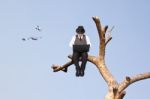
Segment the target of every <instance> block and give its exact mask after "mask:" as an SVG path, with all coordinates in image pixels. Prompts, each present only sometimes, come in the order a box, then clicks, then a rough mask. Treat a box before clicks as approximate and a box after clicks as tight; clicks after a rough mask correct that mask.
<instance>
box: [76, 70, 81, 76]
mask: <svg viewBox="0 0 150 99" xmlns="http://www.w3.org/2000/svg"><path fill="white" fill-rule="evenodd" d="M76 76H77V77H79V76H80V71H79V70H78V69H77V70H76Z"/></svg>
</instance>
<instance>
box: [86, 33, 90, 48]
mask: <svg viewBox="0 0 150 99" xmlns="http://www.w3.org/2000/svg"><path fill="white" fill-rule="evenodd" d="M86 41H87V44H89V45H90V46H91V42H90V39H89V37H88V36H87V35H86Z"/></svg>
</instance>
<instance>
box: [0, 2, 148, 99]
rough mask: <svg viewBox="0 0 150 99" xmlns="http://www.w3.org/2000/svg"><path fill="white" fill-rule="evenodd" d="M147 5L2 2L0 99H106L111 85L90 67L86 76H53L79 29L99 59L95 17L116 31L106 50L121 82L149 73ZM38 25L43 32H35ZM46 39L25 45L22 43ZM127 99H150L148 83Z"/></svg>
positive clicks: (138, 85)
mask: <svg viewBox="0 0 150 99" xmlns="http://www.w3.org/2000/svg"><path fill="white" fill-rule="evenodd" d="M149 5H150V1H149V0H0V12H1V14H0V34H1V36H0V49H1V50H0V99H103V97H104V96H105V94H106V93H107V85H106V83H105V82H104V80H103V78H102V77H101V76H100V74H99V72H98V70H97V69H96V67H95V66H94V65H93V64H91V63H88V64H87V68H86V71H85V76H84V77H80V78H77V77H75V69H74V65H72V66H71V67H70V68H69V70H68V73H63V72H58V73H53V72H52V70H51V69H50V67H51V65H52V64H60V65H62V64H64V63H66V62H67V61H68V59H67V56H68V54H70V53H71V48H69V45H68V44H69V41H70V40H71V37H72V36H73V35H74V34H75V29H76V27H77V26H78V25H83V26H84V27H85V30H86V33H87V35H88V36H89V37H90V39H91V42H92V48H91V51H90V54H92V55H97V52H98V35H97V30H96V27H95V24H94V22H93V20H92V16H99V17H100V19H101V21H102V24H103V25H109V26H110V27H111V26H113V25H114V26H115V28H114V30H113V32H112V37H113V39H112V41H111V42H110V43H109V45H108V46H107V49H106V64H107V66H108V68H109V69H110V70H111V72H112V74H113V75H114V76H115V77H116V79H118V81H119V82H121V81H122V80H123V79H124V78H125V76H133V75H135V74H138V73H143V72H149V71H150V60H149V59H150V53H149V51H150V45H149V37H150V25H149V24H150V19H149V18H150V11H149V9H150V6H149ZM36 25H39V26H40V27H41V28H42V32H41V33H38V32H37V31H36V30H35V29H34V28H35V27H36ZM30 36H42V39H40V40H38V41H31V40H29V41H26V42H23V41H22V40H21V39H22V38H23V37H25V38H27V37H30ZM126 91H127V95H126V96H125V99H149V98H150V94H149V92H150V80H149V79H148V80H144V81H141V82H137V83H135V84H133V85H131V86H130V87H129V88H128V89H127V90H126Z"/></svg>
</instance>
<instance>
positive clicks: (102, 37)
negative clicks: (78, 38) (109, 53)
mask: <svg viewBox="0 0 150 99" xmlns="http://www.w3.org/2000/svg"><path fill="white" fill-rule="evenodd" d="M93 20H94V22H95V24H96V27H97V31H98V34H99V40H100V44H99V58H100V60H101V61H104V57H105V32H106V31H107V28H108V26H105V28H102V26H101V23H100V19H99V17H97V16H95V17H93Z"/></svg>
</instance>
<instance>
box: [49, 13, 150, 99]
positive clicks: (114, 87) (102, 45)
mask: <svg viewBox="0 0 150 99" xmlns="http://www.w3.org/2000/svg"><path fill="white" fill-rule="evenodd" d="M92 18H93V21H94V22H95V25H96V27H97V31H98V35H99V52H98V55H97V56H91V55H89V56H88V61H89V62H91V63H93V64H94V65H95V66H96V67H97V69H98V70H99V73H100V75H101V76H102V77H103V79H104V80H105V82H106V83H107V85H108V93H107V94H106V96H105V99H123V98H124V96H125V95H126V92H125V89H126V88H127V87H128V86H129V85H131V84H133V83H135V82H137V81H140V80H145V79H148V78H150V72H147V73H143V74H138V75H136V76H133V77H129V76H126V77H125V80H124V81H122V82H121V83H118V82H117V80H116V79H115V77H114V76H113V75H112V74H111V72H110V71H109V69H108V68H107V66H106V64H105V49H106V46H107V44H108V43H109V42H110V41H111V39H112V37H111V31H112V29H113V28H112V29H111V30H110V31H108V34H107V29H108V26H104V27H103V26H102V25H101V22H100V19H99V17H97V16H95V17H92ZM68 57H69V58H70V59H72V56H71V55H70V56H68ZM72 64H73V62H72V60H71V61H69V62H67V63H66V64H64V65H63V66H59V65H53V66H52V69H53V71H54V72H57V71H61V70H62V71H64V72H67V68H68V67H69V66H70V65H72Z"/></svg>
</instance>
